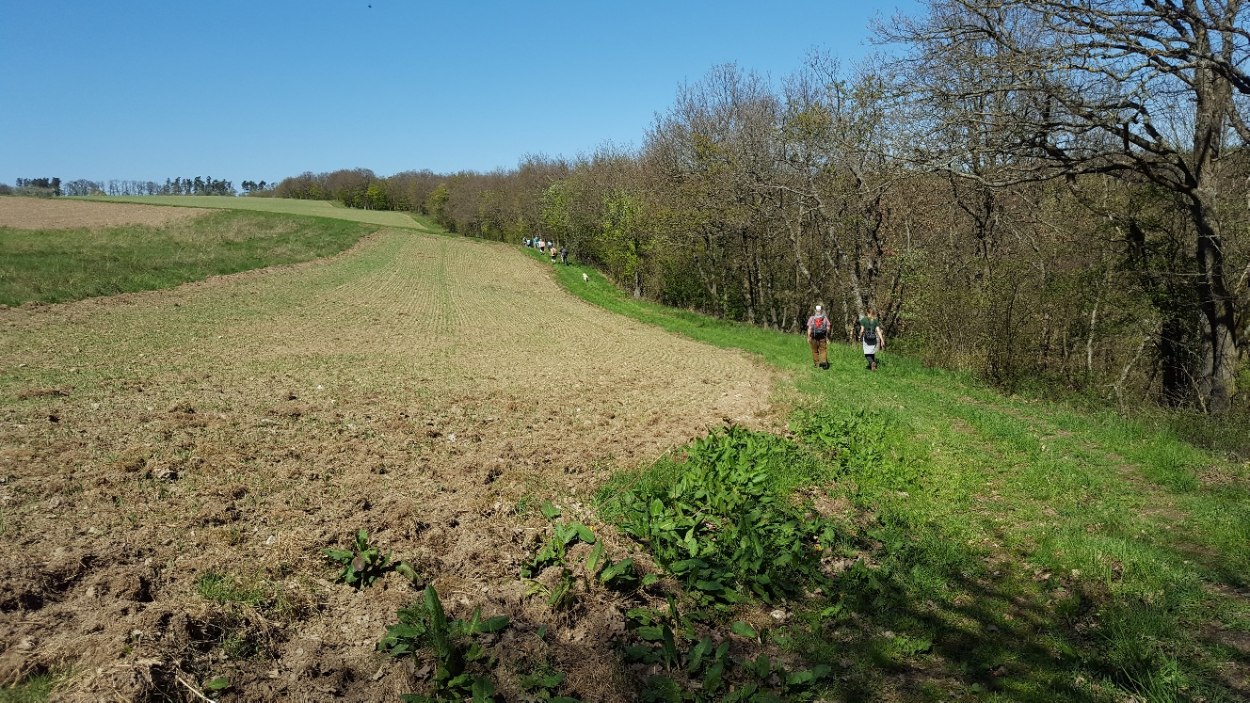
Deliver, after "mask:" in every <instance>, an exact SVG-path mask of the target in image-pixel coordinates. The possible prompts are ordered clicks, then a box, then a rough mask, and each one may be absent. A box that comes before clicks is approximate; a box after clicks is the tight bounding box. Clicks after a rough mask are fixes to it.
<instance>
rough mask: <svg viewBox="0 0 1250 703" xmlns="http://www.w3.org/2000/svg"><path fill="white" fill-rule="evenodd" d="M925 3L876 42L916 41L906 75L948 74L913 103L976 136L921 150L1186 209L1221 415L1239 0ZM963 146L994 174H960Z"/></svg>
mask: <svg viewBox="0 0 1250 703" xmlns="http://www.w3.org/2000/svg"><path fill="white" fill-rule="evenodd" d="M929 10H930V11H929V14H928V16H927V17H926V18H924V19H921V20H917V21H911V20H907V19H906V18H900V19H899V21H898V23H897V26H896V27H892V28H888V29H883V30H882V33H883V35H884V36H886V37H887V38H890V39H895V40H900V41H903V42H906V43H908V44H910V45H911V46H912V47H913V52H912V54H911V55H910V56H909V57H907V58H906V59H905V60H904V61H905V63H907V64H908V65H907V66H906V69H907V72H908V73H909V74H910V75H913V76H929V77H930V78H936V77H940V78H941V80H919V81H915V82H914V83H913V84H912V86H911V87H912V88H913V89H914V93H913V94H914V96H915V97H916V98H917V99H918V100H919V101H921V102H926V101H927V102H933V103H935V104H939V105H942V106H944V107H946V108H950V109H949V111H948V110H940V111H936V112H935V113H934V115H933V116H932V117H931V119H932V120H933V121H934V124H935V125H936V126H949V125H952V124H960V125H965V126H966V127H967V128H968V129H974V130H977V131H976V134H977V137H978V138H977V139H976V140H972V141H971V142H970V143H960V142H951V143H947V144H930V145H928V146H930V147H938V149H937V150H936V153H937V154H940V155H941V157H940V159H939V161H942V160H944V161H945V166H946V167H947V168H948V169H949V170H951V172H952V173H956V175H958V176H959V177H961V178H970V179H980V180H982V181H983V182H986V183H989V184H991V185H1001V184H1004V183H1009V182H1012V181H1017V182H1018V181H1021V180H1029V179H1047V178H1054V177H1061V176H1066V177H1073V176H1076V175H1079V174H1084V173H1109V174H1113V175H1121V176H1129V177H1131V178H1145V179H1147V180H1148V181H1150V182H1152V183H1154V184H1155V185H1156V186H1158V187H1159V188H1161V189H1162V190H1164V191H1165V192H1167V193H1169V194H1171V197H1172V198H1173V199H1174V202H1175V203H1176V205H1177V206H1178V207H1180V208H1182V209H1183V210H1184V212H1185V213H1186V214H1187V216H1188V219H1189V222H1190V223H1191V225H1192V228H1193V231H1194V233H1195V238H1194V239H1195V241H1194V246H1193V250H1192V254H1191V255H1192V257H1193V260H1194V262H1195V264H1196V270H1197V275H1196V276H1195V277H1194V279H1193V285H1194V286H1195V292H1196V295H1197V297H1198V299H1199V301H1200V305H1201V315H1202V321H1203V324H1204V327H1205V334H1204V349H1203V350H1202V353H1203V358H1204V363H1203V367H1204V368H1201V369H1199V370H1198V381H1199V383H1198V394H1199V397H1200V400H1201V401H1202V402H1203V403H1204V404H1205V405H1206V407H1207V408H1208V409H1209V410H1210V411H1212V412H1217V413H1218V412H1225V411H1227V410H1228V409H1229V407H1230V404H1231V401H1232V398H1233V396H1234V395H1235V393H1236V371H1237V362H1238V349H1237V346H1238V340H1237V320H1236V307H1237V306H1236V301H1235V298H1234V295H1233V292H1232V291H1231V290H1230V288H1229V286H1228V282H1227V280H1226V277H1225V272H1224V268H1225V246H1224V236H1225V235H1224V232H1223V231H1222V230H1221V218H1220V213H1219V207H1218V198H1217V197H1216V196H1217V187H1216V184H1217V183H1218V181H1219V170H1220V168H1221V167H1222V165H1223V161H1222V157H1223V156H1225V155H1226V154H1227V152H1229V151H1230V147H1232V146H1233V144H1232V142H1233V140H1237V141H1238V142H1239V143H1240V144H1243V145H1244V144H1245V143H1246V142H1247V141H1250V126H1248V125H1247V116H1246V110H1247V98H1248V96H1250V75H1247V73H1246V70H1245V68H1244V67H1245V65H1246V61H1247V60H1248V59H1250V31H1247V28H1246V27H1247V14H1248V10H1247V3H1246V1H1245V0H1142V1H1141V2H1132V1H1130V0H930V3H929ZM931 133H934V134H943V133H949V132H948V130H944V129H936V130H932V132H931ZM968 150H976V151H977V152H978V154H979V155H980V156H978V158H977V159H975V160H979V161H983V160H985V159H990V160H993V162H994V163H995V165H996V166H998V167H999V168H998V169H996V170H995V171H994V172H993V173H992V174H984V173H978V172H976V171H975V170H968V169H966V168H962V167H961V164H966V163H968V162H969V160H970V156H969V155H968V154H967V151H968ZM961 151H963V152H964V154H963V157H962V158H961V159H951V158H950V156H951V155H952V154H953V153H957V152H961ZM930 155H932V154H930Z"/></svg>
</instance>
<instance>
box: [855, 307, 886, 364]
mask: <svg viewBox="0 0 1250 703" xmlns="http://www.w3.org/2000/svg"><path fill="white" fill-rule="evenodd" d="M859 341H860V342H862V343H863V345H864V358H865V359H866V360H867V361H868V370H869V371H876V370H877V350H878V349H885V330H884V329H882V327H881V321H880V320H878V319H877V311H876V310H874V309H873V308H871V307H870V308H868V311H867V312H866V313H865V314H864V316H863V317H861V318H859Z"/></svg>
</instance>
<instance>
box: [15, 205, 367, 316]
mask: <svg viewBox="0 0 1250 703" xmlns="http://www.w3.org/2000/svg"><path fill="white" fill-rule="evenodd" d="M373 229H374V227H372V226H370V225H365V224H360V223H356V222H349V221H344V220H335V219H324V218H303V217H298V218H297V217H291V216H289V215H280V214H273V213H263V212H235V211H223V212H217V213H211V214H209V215H206V216H204V217H199V218H194V219H190V220H185V221H181V222H178V223H173V224H170V225H166V226H164V227H159V228H156V227H149V226H142V225H130V226H123V227H106V228H91V229H87V228H81V229H61V230H19V229H12V228H7V227H0V304H5V305H20V304H22V303H26V302H43V303H57V302H66V301H71V300H81V299H83V298H90V297H96V296H102V295H113V294H117V293H126V292H134V291H142V290H157V289H161V288H170V287H173V286H176V285H179V284H181V283H186V282H188V281H195V280H201V279H204V278H207V277H209V276H214V275H223V274H230V273H237V272H239V271H247V270H251V269H257V268H264V267H266V266H274V265H279V264H291V263H298V262H302V261H309V260H312V259H317V258H321V257H325V256H330V255H333V254H337V253H339V252H341V251H343V250H345V249H347V248H348V247H350V246H352V245H353V244H355V243H356V242H358V241H359V240H360V238H361V237H363V236H365V235H366V234H368V233H369V232H371V231H373Z"/></svg>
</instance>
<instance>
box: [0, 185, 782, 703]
mask: <svg viewBox="0 0 1250 703" xmlns="http://www.w3.org/2000/svg"><path fill="white" fill-rule="evenodd" d="M9 200H10V199H7V198H0V224H10V225H12V223H13V222H15V221H22V220H21V218H20V217H17V218H15V217H13V216H12V215H10V214H5V210H4V207H5V205H6V202H7V201H9ZM44 205H45V203H44V202H43V201H39V205H38V206H37V207H43V206H44ZM46 205H47V206H49V207H60V206H62V205H65V206H71V207H72V208H73V209H74V210H76V211H80V214H81V213H82V212H85V210H80V208H84V207H86V208H90V209H91V210H93V211H94V210H97V208H102V209H100V210H98V212H97V213H96V215H95V216H96V217H103V215H102V214H101V213H103V212H104V211H105V210H107V211H109V212H110V213H111V212H113V211H116V212H118V213H129V212H130V211H131V209H130V208H129V207H121V206H115V205H107V204H96V203H63V202H60V201H50V202H47V203H46ZM136 208H137V210H143V211H146V210H157V209H160V210H164V211H168V212H169V213H173V214H175V215H176V216H186V215H187V213H188V211H185V210H181V209H173V208H143V207H142V206H136ZM66 212H68V210H67V211H66ZM45 216H47V217H51V215H46V214H45V215H35V216H34V217H45ZM119 216H120V215H119ZM66 218H67V219H66V220H64V221H66V222H68V221H69V219H72V218H70V216H69V215H66ZM48 221H50V220H42V222H43V224H41V225H40V226H42V227H46V226H49V225H48V224H47V222H48ZM58 221H61V220H58ZM92 224H95V225H99V224H101V221H100V220H99V219H96V220H94V221H93V222H92ZM66 226H69V225H66ZM545 267H546V265H545V264H540V263H538V262H535V261H533V260H531V259H529V258H527V257H525V256H523V255H522V254H521V253H519V252H517V251H514V250H512V249H510V248H508V247H505V246H500V245H489V244H482V243H477V242H473V241H467V240H458V239H452V238H443V237H431V236H421V235H414V234H412V233H411V232H402V231H398V230H390V231H385V232H382V233H380V234H378V235H375V236H373V237H372V238H370V239H368V240H366V241H365V242H364V243H362V244H361V245H360V246H358V247H357V248H355V249H353V250H351V251H349V252H347V253H345V254H343V255H341V256H339V257H336V258H334V259H331V260H326V261H321V262H314V263H311V264H303V265H298V266H292V267H281V268H275V269H267V270H264V271H259V272H251V273H247V274H241V275H237V276H230V277H223V278H216V279H211V280H209V281H205V282H202V283H196V284H189V285H186V286H183V287H180V288H178V289H176V290H172V291H162V292H156V293H145V294H135V295H125V296H118V297H114V298H103V299H95V300H88V301H83V302H80V303H73V304H66V305H55V306H38V307H23V308H11V309H3V310H0V535H2V536H3V545H4V551H5V553H6V557H5V559H3V560H0V684H8V683H13V682H16V681H20V680H22V679H23V678H24V677H26V676H29V675H30V674H32V673H40V672H64V673H65V675H64V678H63V679H62V680H61V683H59V684H58V686H57V688H56V690H55V692H54V694H53V696H52V698H53V700H71V701H88V700H91V701H96V700H116V701H148V700H201V698H199V695H200V692H201V690H202V688H201V687H202V686H203V683H204V682H205V681H206V680H207V679H209V678H211V677H213V676H219V675H220V676H225V677H226V678H228V679H229V681H230V683H231V688H230V689H228V690H227V691H226V692H224V693H222V694H220V695H218V694H214V697H218V698H220V699H221V700H239V701H267V700H327V699H338V700H358V701H365V700H369V701H372V700H397V699H398V696H399V695H400V694H401V693H406V692H412V691H418V690H421V689H422V686H423V681H424V679H425V677H428V675H429V671H428V667H425V666H423V662H424V660H423V659H422V658H421V657H417V658H415V659H414V658H410V659H408V660H406V661H405V660H398V661H397V660H392V659H390V658H388V657H386V656H384V655H382V654H379V653H377V652H376V651H375V649H374V648H375V645H376V643H377V641H378V640H379V638H381V637H382V635H383V634H384V632H385V629H386V627H387V626H388V625H389V624H392V623H394V622H395V621H396V616H395V613H396V610H397V609H398V608H400V607H405V606H409V605H412V604H413V603H415V602H416V600H417V598H418V595H419V592H418V591H417V590H416V589H415V588H414V586H413V585H411V584H409V583H408V582H407V581H406V580H404V579H403V578H402V577H401V576H399V575H398V574H396V573H391V574H389V575H387V576H386V577H385V578H384V579H383V580H382V581H380V582H379V583H376V584H374V585H373V586H372V587H370V588H367V589H365V590H363V591H357V590H354V589H352V588H351V587H349V586H346V585H344V584H341V583H335V582H334V581H333V578H334V574H335V569H334V567H333V565H332V564H331V563H330V562H329V561H328V560H327V559H325V558H324V557H323V556H322V553H321V550H322V549H323V548H325V547H331V546H341V547H346V546H348V545H349V544H350V542H351V538H352V535H353V534H354V533H355V532H356V531H357V530H358V529H361V528H365V529H367V530H368V531H369V533H370V535H371V537H372V540H373V543H374V544H376V545H379V546H380V547H382V548H383V549H384V551H386V552H389V553H391V554H393V555H394V556H395V557H397V558H400V559H404V560H407V561H409V562H410V563H411V564H413V565H414V566H415V567H416V569H417V570H418V571H419V572H420V573H421V574H422V576H423V578H424V580H426V581H428V582H430V583H433V584H434V585H435V586H436V588H437V589H438V591H439V593H440V594H442V596H443V599H444V604H445V605H446V606H447V608H448V609H449V611H450V614H451V615H454V616H458V617H467V616H468V615H469V614H470V613H471V612H472V610H473V609H474V608H476V607H479V606H480V607H481V608H482V613H483V615H485V616H490V615H497V614H506V615H509V616H511V617H512V619H513V626H512V627H511V628H510V629H509V630H507V631H506V632H505V633H504V634H503V635H501V638H502V639H501V640H500V641H498V642H496V643H495V646H494V647H493V651H495V652H496V653H497V654H499V655H500V657H501V658H500V661H499V663H498V665H497V667H496V679H497V681H498V684H499V687H500V691H501V692H502V693H503V694H504V695H505V697H507V698H508V699H509V700H523V699H524V698H523V696H522V695H521V693H520V690H519V688H518V680H519V677H520V676H521V675H523V674H525V673H528V672H530V671H533V670H534V668H535V667H536V666H539V665H542V664H549V665H550V666H552V667H553V668H555V669H558V670H561V671H564V672H565V673H567V674H568V679H567V682H566V686H565V688H564V689H563V691H564V692H565V693H566V694H569V695H577V696H580V697H582V698H583V700H587V701H592V700H593V701H614V700H629V699H630V698H631V695H630V692H629V689H628V685H629V683H628V682H629V679H630V672H629V671H628V670H627V669H626V668H625V667H624V665H623V664H622V663H621V661H620V658H619V655H618V654H617V652H616V650H615V648H614V647H613V638H614V637H615V636H616V635H618V634H619V633H620V631H621V629H622V628H623V616H622V611H621V609H622V608H623V607H624V604H622V603H619V602H617V601H616V600H615V598H616V597H615V596H613V595H612V594H610V593H603V592H595V593H592V594H590V596H588V597H585V598H583V599H582V601H581V602H580V604H579V605H578V606H577V607H575V608H574V609H573V610H572V611H569V612H565V613H559V614H557V613H553V612H552V611H551V610H550V609H549V608H548V607H547V606H546V604H545V603H544V602H543V601H542V600H541V599H536V598H532V597H527V595H526V585H525V583H524V582H523V581H522V580H521V579H520V578H519V576H518V569H519V565H520V563H521V561H523V560H524V559H527V558H529V557H530V556H531V555H532V553H533V552H534V550H535V549H537V547H538V546H539V544H540V542H541V541H542V540H543V539H545V537H546V534H547V529H548V526H549V523H548V522H547V520H546V519H544V518H543V517H542V515H541V514H540V513H539V511H538V510H537V507H538V506H539V505H540V504H541V503H542V501H544V500H551V501H553V502H554V503H555V504H556V505H558V506H560V507H561V508H563V509H564V510H565V512H566V515H569V516H573V517H577V518H580V519H583V520H585V521H587V522H588V523H590V524H591V525H592V527H593V528H594V529H596V531H597V532H601V533H602V534H604V535H610V534H611V530H610V529H608V528H605V527H604V526H601V525H598V524H596V523H594V520H593V515H592V514H591V512H590V510H589V508H588V507H587V503H588V501H589V499H590V496H591V495H592V494H593V492H594V491H595V489H596V488H598V487H599V486H600V485H601V484H602V483H603V481H604V480H605V479H606V478H607V477H608V475H609V474H610V473H611V472H612V471H613V470H614V469H616V468H619V467H630V466H634V465H637V464H640V463H644V462H649V461H651V460H654V459H655V458H657V457H658V456H660V455H661V454H663V453H664V452H665V451H668V450H670V449H671V448H673V447H676V446H679V445H681V444H683V443H685V442H687V441H689V440H690V439H693V438H695V437H697V436H700V435H702V434H703V433H705V432H706V431H707V430H708V429H709V428H710V427H715V426H720V425H723V424H725V423H726V422H733V423H740V424H745V425H748V426H752V427H758V428H774V427H775V426H776V425H777V422H778V420H777V418H776V415H775V413H774V411H773V410H772V409H771V405H770V398H771V397H772V392H773V390H772V389H773V386H774V383H775V381H776V380H777V379H776V378H775V377H774V375H773V373H772V372H771V371H769V370H767V369H765V368H764V367H763V366H762V365H761V364H759V363H757V362H756V361H754V360H752V359H750V358H748V357H746V356H745V355H741V354H738V353H734V352H728V351H722V350H718V349H714V348H711V347H707V346H704V345H701V344H698V343H695V342H692V341H690V340H687V339H684V338H680V337H677V336H674V335H670V334H667V333H664V332H662V331H659V330H656V329H654V328H650V327H646V326H643V325H640V324H637V323H635V322H632V321H629V320H625V319H622V318H619V317H616V316H613V315H611V314H609V313H606V312H604V311H602V310H600V309H598V308H595V307H592V306H590V305H587V304H585V303H582V302H581V301H579V300H576V299H574V298H572V297H571V296H569V295H567V294H565V293H564V292H563V291H561V290H560V289H559V288H558V287H557V286H556V285H555V284H554V283H553V282H552V280H551V279H550V276H549V275H548V271H546V270H545ZM622 545H623V543H620V542H615V543H612V544H610V547H609V551H610V552H611V551H613V550H619V549H621V548H622ZM210 573H212V574H219V575H224V576H225V577H227V578H229V579H230V580H231V582H232V583H236V584H239V585H241V587H247V588H250V589H252V590H253V591H254V592H256V593H260V594H262V595H261V596H260V597H258V598H255V599H253V602H250V603H245V604H244V603H231V602H226V603H222V602H215V601H213V600H210V599H208V598H206V597H205V596H204V595H203V594H202V593H201V592H200V591H199V590H198V589H197V582H199V581H200V580H201V579H202V578H203V577H204V575H205V574H210ZM541 626H546V628H547V634H546V637H545V638H540V637H539V636H538V633H539V628H540V627H541Z"/></svg>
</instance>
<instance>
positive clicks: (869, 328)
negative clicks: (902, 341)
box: [807, 305, 885, 371]
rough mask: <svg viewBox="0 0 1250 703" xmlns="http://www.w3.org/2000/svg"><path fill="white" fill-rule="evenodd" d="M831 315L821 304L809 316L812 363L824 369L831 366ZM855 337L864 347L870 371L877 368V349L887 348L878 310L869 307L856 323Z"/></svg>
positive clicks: (808, 338) (808, 325)
mask: <svg viewBox="0 0 1250 703" xmlns="http://www.w3.org/2000/svg"><path fill="white" fill-rule="evenodd" d="M830 326H831V325H830V322H829V316H828V315H826V314H825V309H824V307H823V306H821V305H817V306H816V312H815V313H814V314H813V315H812V316H811V317H809V318H807V343H808V344H809V345H810V346H811V348H812V365H813V366H818V367H820V368H822V369H827V368H829V330H830ZM854 337H855V339H857V340H859V342H860V343H861V344H862V345H863V347H864V359H865V361H867V362H868V366H867V369H868V370H869V371H876V370H877V351H878V350H882V349H885V330H884V329H883V328H882V327H881V321H880V320H878V319H877V311H876V310H874V309H873V308H871V307H869V308H868V310H867V311H866V312H865V313H864V316H863V317H861V318H859V321H858V322H856V324H855V332H854Z"/></svg>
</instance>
